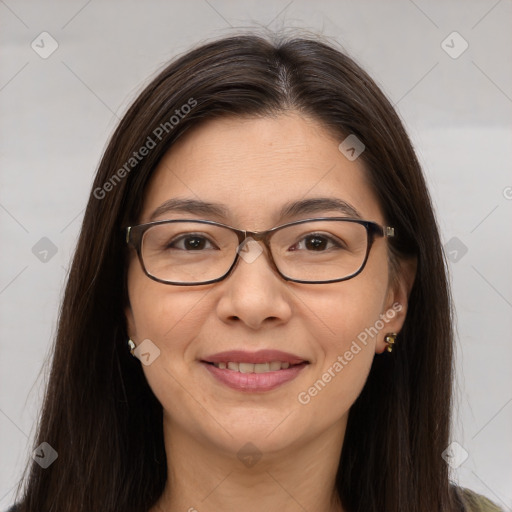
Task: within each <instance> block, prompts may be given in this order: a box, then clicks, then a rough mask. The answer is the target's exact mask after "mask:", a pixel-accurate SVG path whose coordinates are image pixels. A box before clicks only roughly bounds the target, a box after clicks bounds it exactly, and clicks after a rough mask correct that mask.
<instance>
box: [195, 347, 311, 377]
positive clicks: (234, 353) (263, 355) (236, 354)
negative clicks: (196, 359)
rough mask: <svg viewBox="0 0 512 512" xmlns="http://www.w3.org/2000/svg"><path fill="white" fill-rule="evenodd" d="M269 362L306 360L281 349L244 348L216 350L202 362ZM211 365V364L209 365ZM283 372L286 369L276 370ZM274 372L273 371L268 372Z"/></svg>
mask: <svg viewBox="0 0 512 512" xmlns="http://www.w3.org/2000/svg"><path fill="white" fill-rule="evenodd" d="M229 361H231V362H233V363H253V364H257V363H270V362H272V361H281V362H282V363H290V365H298V364H300V363H308V361H307V360H306V359H304V358H302V357H300V356H297V355H295V354H290V353H288V352H282V351H281V350H270V349H267V350H258V351H257V352H247V351H245V350H228V351H226V352H218V353H217V354H212V355H210V356H207V357H204V358H203V359H202V362H206V363H224V362H229ZM210 366H211V365H210ZM278 371H279V372H283V371H286V370H278ZM269 373H275V372H269Z"/></svg>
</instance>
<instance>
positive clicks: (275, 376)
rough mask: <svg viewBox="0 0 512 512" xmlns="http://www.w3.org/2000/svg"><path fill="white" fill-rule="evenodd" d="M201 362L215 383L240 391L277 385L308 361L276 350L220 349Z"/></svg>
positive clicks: (255, 390)
mask: <svg viewBox="0 0 512 512" xmlns="http://www.w3.org/2000/svg"><path fill="white" fill-rule="evenodd" d="M200 362H201V364H202V365H203V366H204V367H205V368H206V370H207V371H208V373H209V374H210V375H211V376H213V377H214V379H215V381H216V382H217V383H220V384H223V385H225V386H228V387H230V388H231V389H235V390H237V391H243V392H261V391H270V390H273V389H276V388H277V387H279V386H281V385H283V384H285V383H287V382H290V381H292V380H293V379H295V378H296V377H297V376H298V375H299V374H300V373H301V372H302V371H303V370H304V369H305V368H306V367H307V366H308V365H309V364H310V362H309V361H307V360H305V359H302V358H301V357H299V356H296V355H293V354H288V353H285V352H280V351H277V350H261V351H259V352H254V353H250V352H245V351H229V352H222V353H219V354H215V355H212V356H208V357H206V358H205V359H202V360H201V361H200Z"/></svg>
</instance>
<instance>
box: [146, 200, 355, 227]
mask: <svg viewBox="0 0 512 512" xmlns="http://www.w3.org/2000/svg"><path fill="white" fill-rule="evenodd" d="M326 210H336V211H337V212H339V213H342V214H343V215H344V216H347V217H351V218H355V219H361V218H362V217H361V215H360V214H359V212H358V211H357V210H356V208H354V207H353V206H352V205H351V204H349V203H347V202H346V201H343V200H342V199H338V198H337V197H315V198H310V199H301V200H299V201H290V202H288V203H286V204H284V205H283V206H282V208H281V210H280V211H279V212H278V222H282V221H284V220H285V219H289V218H292V217H297V216H299V215H304V214H312V213H319V212H322V211H326ZM173 212H174V213H176V212H177V213H191V214H193V215H204V216H208V217H217V218H220V219H222V220H227V219H228V218H229V209H228V208H227V207H226V206H225V205H223V204H220V203H211V202H205V201H200V200H197V199H188V198H178V197H174V198H172V199H168V200H167V201H165V202H164V203H162V204H161V205H160V206H159V207H158V208H156V210H154V211H153V213H152V214H151V215H150V217H149V222H152V221H154V220H155V219H156V218H157V217H160V216H161V215H164V214H168V213H173Z"/></svg>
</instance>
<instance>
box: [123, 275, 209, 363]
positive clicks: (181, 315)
mask: <svg viewBox="0 0 512 512" xmlns="http://www.w3.org/2000/svg"><path fill="white" fill-rule="evenodd" d="M128 293H129V298H130V305H131V312H132V318H133V320H132V329H131V333H132V334H133V336H134V338H135V340H136V341H137V342H141V341H142V340H144V339H150V340H151V341H152V342H153V343H154V344H155V345H156V346H157V347H158V348H159V350H160V352H161V357H162V358H163V359H164V358H167V357H168V356H169V358H170V359H171V360H172V361H174V362H176V361H177V358H176V356H177V355H178V354H179V355H180V359H183V358H184V354H183V353H184V351H185V350H186V347H187V346H188V344H189V342H190V340H191V339H193V338H194V336H196V334H197V332H198V331H199V329H200V326H201V325H202V324H203V321H204V317H205V316H206V315H207V313H208V312H207V310H206V307H205V302H206V301H203V300H202V299H203V298H204V296H205V295H206V293H207V291H204V290H199V289H198V290H194V291H191V290H190V289H187V288H186V287H171V286H167V285H165V284H162V283H158V282H156V281H153V280H151V279H149V278H148V277H147V276H146V275H145V274H143V272H142V271H141V270H139V269H138V267H137V265H134V266H133V267H130V270H129V274H128ZM163 359H162V360H163Z"/></svg>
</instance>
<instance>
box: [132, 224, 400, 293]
mask: <svg viewBox="0 0 512 512" xmlns="http://www.w3.org/2000/svg"><path fill="white" fill-rule="evenodd" d="M393 236H395V230H394V228H392V227H387V226H380V225H379V224H376V223H375V222H370V221H365V220H359V219H350V218H345V217H322V218H316V219H304V220H299V221H295V222H290V223H288V224H283V225H281V226H277V227H275V228H272V229H269V230H268V231H260V232H258V231H245V230H241V229H236V228H233V227H231V226H227V225H225V224H221V223H218V222H214V221H211V220H181V219H180V220H161V221H156V222H150V223H147V224H139V225H138V226H129V227H127V228H126V242H127V244H128V245H129V246H131V247H133V248H134V249H135V250H136V251H137V255H138V258H139V261H140V264H141V266H142V269H143V270H144V272H145V274H146V275H147V276H148V277H150V278H151V279H153V280H155V281H158V282H160V283H164V284H173V285H178V286H194V285H200V284H209V283H216V282H218V281H221V280H223V279H225V278H226V277H227V276H228V275H229V274H230V272H231V271H232V270H233V269H234V267H235V265H236V263H237V261H238V260H239V257H242V258H243V259H244V260H246V261H247V262H251V261H252V258H254V256H251V257H249V254H250V253H249V252H248V251H247V246H248V245H251V244H255V245H256V249H258V250H259V251H262V249H261V246H260V245H259V244H256V242H258V241H261V242H263V244H264V246H265V247H266V249H267V251H268V255H269V261H270V265H271V266H272V268H273V269H274V270H276V271H277V273H278V274H279V275H280V276H281V277H282V278H283V279H285V280H287V281H293V282H296V283H306V284H322V283H334V282H338V281H345V280H347V279H351V278H352V277H355V276H357V275H358V274H359V273H360V272H361V271H362V270H363V268H364V266H365V265H366V261H367V260H368V255H369V253H370V249H371V247H372V244H373V242H374V240H375V238H376V237H393ZM258 255H259V254H258Z"/></svg>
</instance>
